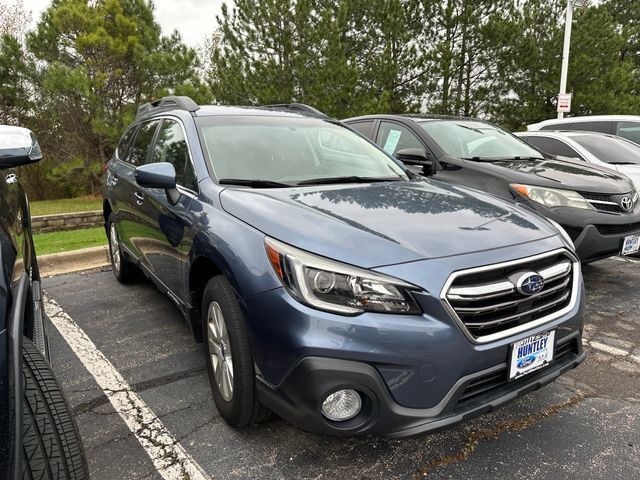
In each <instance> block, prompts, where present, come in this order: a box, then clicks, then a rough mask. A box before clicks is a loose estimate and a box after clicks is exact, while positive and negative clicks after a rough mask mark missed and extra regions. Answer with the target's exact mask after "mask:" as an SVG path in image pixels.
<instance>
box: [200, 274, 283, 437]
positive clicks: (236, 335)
mask: <svg viewBox="0 0 640 480" xmlns="http://www.w3.org/2000/svg"><path fill="white" fill-rule="evenodd" d="M214 312H215V314H214ZM220 314H222V318H220V316H219V315H220ZM216 316H217V317H218V319H219V321H218V324H219V325H221V326H222V328H219V329H216V328H215V327H214V324H215V317H216ZM216 330H218V333H216ZM202 338H203V340H204V341H203V343H204V349H203V350H204V355H205V363H206V365H207V373H208V375H209V383H210V385H211V392H212V393H213V401H214V403H215V405H216V407H217V409H218V411H219V412H220V415H221V416H222V418H224V419H225V421H226V422H227V423H228V424H229V425H231V426H232V427H238V428H240V427H244V426H246V425H249V424H250V423H261V422H265V421H267V420H269V419H270V418H272V417H273V413H272V412H271V411H270V410H268V409H267V408H266V407H264V406H263V405H261V404H260V402H259V401H258V399H257V396H256V385H255V371H254V367H253V355H252V354H251V346H250V344H249V336H248V334H247V330H246V321H245V318H244V315H243V314H242V310H241V308H240V303H239V302H238V299H237V297H236V294H235V292H234V291H233V288H231V285H230V284H229V282H228V281H227V280H226V279H225V278H224V277H223V276H217V277H213V278H212V279H211V280H209V282H208V283H207V286H206V288H205V290H204V294H203V297H202ZM216 338H218V339H219V340H216ZM216 345H219V346H220V350H218V351H219V353H222V357H225V358H228V359H230V360H231V362H229V361H228V360H224V361H223V360H220V357H219V359H218V372H219V375H218V376H216V372H215V371H216V367H215V365H214V363H215V362H216V360H215V358H214V357H213V356H212V355H211V351H213V350H215V349H216ZM225 371H226V372H227V373H228V372H232V375H231V378H230V377H229V376H228V375H226V377H225V375H224V372H225ZM220 372H221V373H220ZM220 378H223V379H224V378H226V379H228V381H229V384H230V386H231V392H229V389H228V388H225V387H224V383H223V382H219V381H218V379H220ZM219 383H221V384H222V386H220V385H219Z"/></svg>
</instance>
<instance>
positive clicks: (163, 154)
mask: <svg viewBox="0 0 640 480" xmlns="http://www.w3.org/2000/svg"><path fill="white" fill-rule="evenodd" d="M152 162H154V163H156V162H169V163H171V164H172V165H173V167H174V168H175V170H176V183H177V184H178V185H180V186H183V187H185V188H188V189H190V190H193V191H197V188H198V183H197V181H196V176H195V173H194V171H193V165H192V164H191V159H190V156H189V148H188V146H187V140H186V138H185V136H184V131H183V130H182V125H180V124H179V123H178V122H176V121H175V120H164V121H163V122H162V126H161V127H160V131H159V132H158V138H157V139H156V144H155V147H154V150H153V158H152Z"/></svg>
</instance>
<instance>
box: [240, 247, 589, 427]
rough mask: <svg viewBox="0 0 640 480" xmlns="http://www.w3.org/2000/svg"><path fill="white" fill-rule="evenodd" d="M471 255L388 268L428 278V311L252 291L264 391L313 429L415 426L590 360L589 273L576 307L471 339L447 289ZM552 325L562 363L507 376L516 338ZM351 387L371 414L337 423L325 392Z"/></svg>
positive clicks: (442, 421)
mask: <svg viewBox="0 0 640 480" xmlns="http://www.w3.org/2000/svg"><path fill="white" fill-rule="evenodd" d="M557 242H559V240H558V238H557V237H552V238H550V239H548V240H545V241H544V244H545V245H548V246H549V247H553V248H557V245H558V243H557ZM533 245H534V244H531V245H522V244H521V245H517V246H514V247H513V248H512V253H513V254H514V255H515V254H517V252H522V251H524V250H527V249H530V250H533V251H532V254H535V253H539V252H536V251H535V250H537V247H536V248H534V246H533ZM553 248H552V249H553ZM504 256H505V255H504V252H503V251H492V252H484V254H483V258H484V259H485V260H486V261H487V263H488V264H494V263H499V261H498V260H499V259H501V260H504ZM466 257H467V258H465V256H458V257H447V258H442V259H433V260H427V261H421V262H414V263H411V264H400V265H396V266H389V267H383V268H380V269H378V270H379V271H382V272H384V273H386V274H389V275H392V276H395V277H396V278H412V279H415V278H417V277H419V278H418V279H417V281H416V284H418V285H422V286H424V292H421V293H416V294H414V297H415V298H416V300H417V301H418V303H419V304H420V305H421V307H422V310H423V312H424V313H423V314H422V315H391V314H382V313H379V314H376V313H371V312H369V313H363V314H360V315H356V316H353V317H346V316H342V315H335V314H331V313H328V312H322V311H319V310H315V309H312V308H309V307H307V306H305V305H302V304H300V303H298V302H297V301H296V300H294V299H293V298H292V297H291V296H290V295H289V294H288V293H287V292H286V291H285V290H284V289H283V288H277V289H274V290H270V291H268V292H264V293H261V294H258V295H255V296H252V297H249V298H247V299H245V300H244V304H243V307H244V311H245V314H246V317H247V320H248V325H249V327H250V328H249V331H250V335H251V337H252V338H251V340H252V346H253V348H252V351H253V354H254V360H255V365H256V372H257V385H258V391H259V398H260V400H261V401H262V402H263V403H264V404H265V405H266V406H268V407H269V408H271V409H272V410H273V411H275V412H276V413H278V414H279V415H280V416H282V417H283V418H285V419H287V420H289V421H290V422H291V423H294V424H296V425H298V426H299V427H301V428H303V429H306V430H312V431H316V432H321V433H327V434H336V435H340V434H342V435H355V434H364V433H381V434H388V435H397V436H403V435H413V434H416V433H420V432H424V431H428V430H434V429H438V428H441V427H444V426H447V425H450V424H453V423H456V422H458V421H461V420H464V419H467V418H469V417H471V416H475V415H480V414H482V413H485V412H487V411H490V410H492V409H494V408H496V407H497V406H499V405H502V404H504V403H506V402H508V401H510V400H512V399H514V398H516V397H518V396H520V395H523V394H525V393H526V392H529V391H531V390H535V389H537V388H540V387H541V386H543V385H545V384H547V383H549V382H551V381H553V379H555V378H556V377H558V376H559V375H561V374H562V373H564V372H565V371H567V370H569V369H571V368H574V367H575V366H576V365H578V364H579V363H580V362H581V361H582V360H583V359H584V354H583V351H582V345H581V332H582V328H583V316H584V286H583V283H582V279H581V278H580V285H579V288H578V291H577V293H576V294H577V295H578V297H577V299H576V301H575V303H574V305H573V307H572V308H571V310H569V311H567V312H565V313H564V314H562V315H561V316H560V317H558V318H556V319H553V320H550V321H548V322H546V323H544V324H541V325H537V326H534V327H532V328H530V329H528V330H526V331H522V332H519V333H517V334H512V335H510V336H509V337H504V338H499V339H496V340H492V341H491V342H487V343H478V342H473V341H472V340H470V339H469V338H468V337H467V336H466V335H465V333H464V332H463V330H462V329H463V328H464V327H462V326H461V325H459V323H458V322H456V321H455V320H454V319H453V318H452V317H451V315H450V313H449V312H448V311H447V310H446V308H445V307H444V305H443V302H442V301H441V299H440V298H439V297H438V295H437V292H440V291H441V290H442V288H443V285H444V284H445V282H446V280H447V278H448V277H449V275H450V272H452V271H458V270H464V269H466V268H468V267H469V262H470V261H472V260H473V261H476V262H477V255H475V254H474V255H471V254H469V255H467V256H466ZM578 274H579V272H578ZM427 292H434V294H433V295H432V294H429V293H427ZM549 330H555V332H556V346H557V348H558V349H559V350H556V356H557V357H556V358H557V359H556V360H555V362H554V363H553V364H551V365H549V366H548V367H546V368H544V369H542V370H541V371H539V372H535V373H532V374H530V375H528V376H526V377H523V378H522V379H519V380H517V381H513V382H507V381H506V380H507V379H506V375H507V371H506V369H507V363H508V360H509V357H510V351H511V344H512V343H513V342H517V341H519V340H522V339H524V338H527V337H529V336H531V335H536V334H539V333H542V332H545V331H549ZM560 353H563V355H560ZM343 388H353V389H355V390H357V391H359V392H361V393H362V394H364V396H365V397H364V398H365V400H364V409H363V412H364V413H363V414H362V415H359V416H357V417H356V418H354V419H352V420H348V421H346V422H330V421H328V420H326V419H325V418H324V417H323V416H322V414H321V413H320V408H321V404H322V401H323V400H324V399H325V398H326V396H327V395H329V394H331V393H333V392H334V391H336V390H340V389H343Z"/></svg>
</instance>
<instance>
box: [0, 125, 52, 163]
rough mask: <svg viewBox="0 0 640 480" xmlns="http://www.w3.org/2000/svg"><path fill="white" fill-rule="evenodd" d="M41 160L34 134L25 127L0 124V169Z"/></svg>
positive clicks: (40, 152)
mask: <svg viewBox="0 0 640 480" xmlns="http://www.w3.org/2000/svg"><path fill="white" fill-rule="evenodd" d="M39 160H42V150H40V145H39V144H38V140H36V136H35V135H34V134H33V132H32V131H31V130H29V129H27V128H22V127H11V126H8V125H0V169H3V168H14V167H19V166H21V165H27V164H29V163H34V162H37V161H39Z"/></svg>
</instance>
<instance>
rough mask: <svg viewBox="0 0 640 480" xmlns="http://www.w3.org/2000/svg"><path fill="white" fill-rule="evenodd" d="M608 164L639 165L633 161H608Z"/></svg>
mask: <svg viewBox="0 0 640 480" xmlns="http://www.w3.org/2000/svg"><path fill="white" fill-rule="evenodd" d="M609 165H639V164H637V163H635V162H609Z"/></svg>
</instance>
